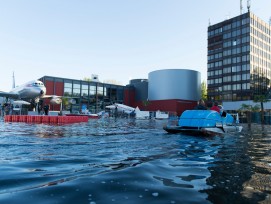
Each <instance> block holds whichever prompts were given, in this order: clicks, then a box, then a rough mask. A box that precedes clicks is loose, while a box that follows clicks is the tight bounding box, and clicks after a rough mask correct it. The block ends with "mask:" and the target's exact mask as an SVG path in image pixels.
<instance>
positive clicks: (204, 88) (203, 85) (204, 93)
mask: <svg viewBox="0 0 271 204" xmlns="http://www.w3.org/2000/svg"><path fill="white" fill-rule="evenodd" d="M201 98H202V99H203V100H207V85H206V82H205V81H203V82H202V83H201Z"/></svg>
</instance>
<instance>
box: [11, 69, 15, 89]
mask: <svg viewBox="0 0 271 204" xmlns="http://www.w3.org/2000/svg"><path fill="white" fill-rule="evenodd" d="M12 88H13V89H14V88H15V76H14V72H13V75H12Z"/></svg>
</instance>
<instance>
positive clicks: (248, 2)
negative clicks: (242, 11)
mask: <svg viewBox="0 0 271 204" xmlns="http://www.w3.org/2000/svg"><path fill="white" fill-rule="evenodd" d="M250 7H251V5H250V0H247V11H248V12H250Z"/></svg>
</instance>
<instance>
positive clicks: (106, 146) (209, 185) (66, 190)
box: [0, 119, 271, 204]
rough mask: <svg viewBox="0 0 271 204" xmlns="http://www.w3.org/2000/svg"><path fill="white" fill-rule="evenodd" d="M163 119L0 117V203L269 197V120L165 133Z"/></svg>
mask: <svg viewBox="0 0 271 204" xmlns="http://www.w3.org/2000/svg"><path fill="white" fill-rule="evenodd" d="M165 123H166V121H161V120H158V121H157V120H132V119H100V120H89V122H88V123H80V124H69V125H61V126H57V125H46V124H27V123H4V122H3V121H0V172H1V174H0V203H26V202H27V203H37V202H38V203H41V204H42V203H50V204H51V203H78V204H79V203H89V204H95V203H97V204H98V203H129V204H130V203H131V204H132V203H163V204H164V203H270V202H271V198H270V195H271V188H270V186H271V182H270V181H271V128H270V126H261V125H255V124H254V125H252V128H251V129H248V128H247V124H243V126H244V131H243V132H242V133H241V134H237V135H224V136H214V137H200V136H188V135H183V134H167V133H166V132H165V131H164V130H163V129H162V127H163V125H164V124H165Z"/></svg>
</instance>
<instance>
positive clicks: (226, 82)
mask: <svg viewBox="0 0 271 204" xmlns="http://www.w3.org/2000/svg"><path fill="white" fill-rule="evenodd" d="M270 79H271V26H270V25H269V24H268V23H266V22H264V21H263V20H261V19H259V18H258V17H257V16H256V15H254V14H253V13H251V12H247V13H244V14H242V15H239V16H237V17H234V18H231V19H228V20H225V21H223V22H220V23H217V24H215V25H210V26H209V27H208V82H207V84H208V99H209V100H219V101H244V100H253V97H254V95H262V94H265V93H266V92H267V91H268V90H269V88H270V83H271V81H270Z"/></svg>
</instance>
